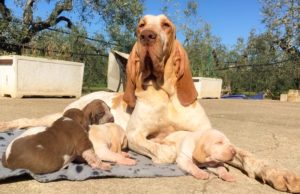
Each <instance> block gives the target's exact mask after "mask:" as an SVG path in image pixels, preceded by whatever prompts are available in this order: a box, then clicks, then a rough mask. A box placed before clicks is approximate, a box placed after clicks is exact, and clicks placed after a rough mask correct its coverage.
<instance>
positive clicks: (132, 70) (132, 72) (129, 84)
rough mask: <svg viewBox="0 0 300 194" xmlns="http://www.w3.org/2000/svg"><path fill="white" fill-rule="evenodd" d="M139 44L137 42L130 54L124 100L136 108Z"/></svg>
mask: <svg viewBox="0 0 300 194" xmlns="http://www.w3.org/2000/svg"><path fill="white" fill-rule="evenodd" d="M136 49H137V45H136V44H135V45H134V46H133V48H132V51H131V53H130V55H129V58H128V61H127V65H126V77H127V78H126V86H125V93H124V96H123V100H124V101H125V102H126V103H127V104H128V106H130V107H132V108H134V106H135V101H136V96H135V89H136V77H137V68H138V67H137V62H138V56H137V50H136Z"/></svg>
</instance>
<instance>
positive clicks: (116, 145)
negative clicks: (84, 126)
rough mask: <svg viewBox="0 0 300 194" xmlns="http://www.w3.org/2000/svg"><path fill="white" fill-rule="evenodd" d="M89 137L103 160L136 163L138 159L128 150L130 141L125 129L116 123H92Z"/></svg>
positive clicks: (124, 163) (126, 163) (127, 163)
mask: <svg viewBox="0 0 300 194" xmlns="http://www.w3.org/2000/svg"><path fill="white" fill-rule="evenodd" d="M89 138H90V140H91V142H92V143H93V146H94V150H95V153H96V154H97V156H98V157H100V158H101V159H102V160H106V161H110V162H116V163H117V164H123V165H135V164H136V161H135V160H133V159H131V158H130V155H129V154H128V153H126V152H122V150H123V149H126V148H127V145H128V141H127V138H126V135H125V131H124V129H123V128H122V127H121V126H119V125H117V124H115V123H106V124H102V125H91V126H90V131H89Z"/></svg>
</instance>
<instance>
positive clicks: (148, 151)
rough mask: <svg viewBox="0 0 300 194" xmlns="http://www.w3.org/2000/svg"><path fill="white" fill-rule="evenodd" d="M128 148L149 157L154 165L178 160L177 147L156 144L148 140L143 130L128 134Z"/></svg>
mask: <svg viewBox="0 0 300 194" xmlns="http://www.w3.org/2000/svg"><path fill="white" fill-rule="evenodd" d="M127 138H128V146H129V148H130V149H131V150H133V151H135V152H138V153H140V154H143V155H145V156H148V157H150V158H151V159H152V161H153V162H154V163H174V161H175V158H176V147H175V144H174V145H164V144H159V143H155V142H153V141H151V140H149V139H147V134H144V133H142V132H141V130H135V131H130V132H129V133H127Z"/></svg>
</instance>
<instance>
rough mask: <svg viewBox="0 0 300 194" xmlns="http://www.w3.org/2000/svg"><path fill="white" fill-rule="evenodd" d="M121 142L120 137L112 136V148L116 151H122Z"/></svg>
mask: <svg viewBox="0 0 300 194" xmlns="http://www.w3.org/2000/svg"><path fill="white" fill-rule="evenodd" d="M121 146H122V145H121V142H120V141H119V137H112V139H111V148H110V150H111V151H113V152H115V153H121Z"/></svg>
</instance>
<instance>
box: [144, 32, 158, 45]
mask: <svg viewBox="0 0 300 194" xmlns="http://www.w3.org/2000/svg"><path fill="white" fill-rule="evenodd" d="M156 37H157V34H156V33H155V32H153V31H152V30H144V31H142V32H141V35H140V40H141V42H142V44H149V43H153V42H155V40H156Z"/></svg>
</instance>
